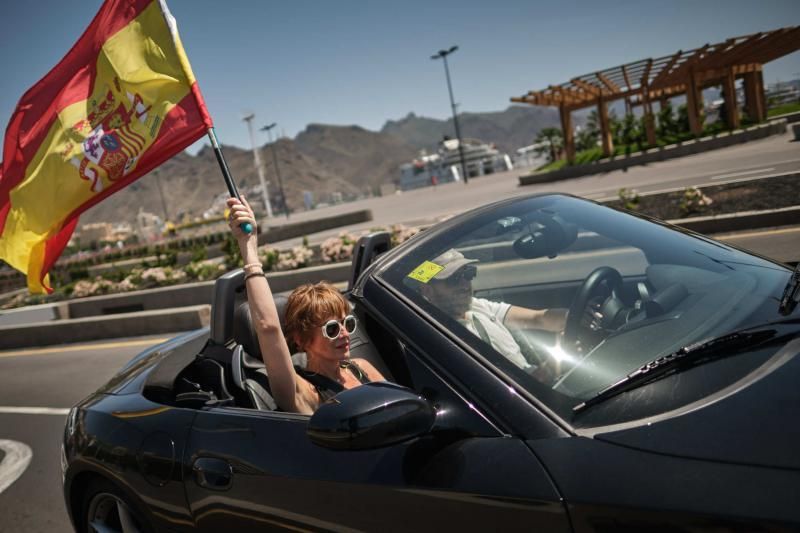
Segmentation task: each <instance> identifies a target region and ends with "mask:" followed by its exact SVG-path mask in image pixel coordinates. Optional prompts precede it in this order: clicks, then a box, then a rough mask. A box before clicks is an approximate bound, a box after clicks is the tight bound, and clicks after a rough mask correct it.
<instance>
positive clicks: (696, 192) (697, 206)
mask: <svg viewBox="0 0 800 533" xmlns="http://www.w3.org/2000/svg"><path fill="white" fill-rule="evenodd" d="M712 203H713V200H712V199H711V198H709V197H708V196H706V195H705V194H704V193H703V191H701V190H700V189H699V188H698V187H686V189H684V191H683V197H682V198H681V201H680V204H679V206H678V207H680V210H681V213H682V214H683V216H688V215H691V214H693V213H700V212H702V211H703V210H704V209H705V208H706V207H708V206H709V205H711V204H712Z"/></svg>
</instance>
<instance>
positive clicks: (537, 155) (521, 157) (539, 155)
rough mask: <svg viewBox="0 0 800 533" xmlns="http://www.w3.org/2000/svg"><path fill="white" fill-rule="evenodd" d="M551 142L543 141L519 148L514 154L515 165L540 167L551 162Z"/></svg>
mask: <svg viewBox="0 0 800 533" xmlns="http://www.w3.org/2000/svg"><path fill="white" fill-rule="evenodd" d="M549 149H550V143H548V142H541V143H537V144H531V145H528V146H523V147H522V148H517V149H516V150H515V152H516V153H515V154H514V166H516V167H534V168H538V167H540V166H542V165H545V164H547V163H548V162H549V160H550V156H549V155H548V153H549Z"/></svg>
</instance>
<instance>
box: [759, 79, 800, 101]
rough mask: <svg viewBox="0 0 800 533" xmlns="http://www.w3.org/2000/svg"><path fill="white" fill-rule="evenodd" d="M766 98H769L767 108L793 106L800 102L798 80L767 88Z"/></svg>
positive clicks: (779, 83)
mask: <svg viewBox="0 0 800 533" xmlns="http://www.w3.org/2000/svg"><path fill="white" fill-rule="evenodd" d="M764 96H766V98H767V107H775V106H779V105H782V104H791V103H793V102H800V88H798V85H797V80H794V81H790V82H785V83H781V82H778V83H776V84H774V85H770V86H769V87H767V90H766V92H765V94H764Z"/></svg>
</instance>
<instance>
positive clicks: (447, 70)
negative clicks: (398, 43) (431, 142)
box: [431, 46, 469, 185]
mask: <svg viewBox="0 0 800 533" xmlns="http://www.w3.org/2000/svg"><path fill="white" fill-rule="evenodd" d="M456 50H458V46H451V47H450V49H449V50H439V52H438V53H437V54H434V55H432V56H431V59H442V60H444V74H445V76H447V92H448V93H450V107H452V108H453V125H454V126H455V127H456V139H458V158H459V160H460V161H461V174H462V175H463V176H464V185H466V184H467V181H469V176H468V175H467V166H466V165H465V164H464V148H463V146H462V143H461V130H460V129H459V127H458V114H457V113H456V103H455V101H454V100H453V85H452V84H451V83H450V68H449V67H448V66H447V56H449V55H450V54H452V53H453V52H455V51H456Z"/></svg>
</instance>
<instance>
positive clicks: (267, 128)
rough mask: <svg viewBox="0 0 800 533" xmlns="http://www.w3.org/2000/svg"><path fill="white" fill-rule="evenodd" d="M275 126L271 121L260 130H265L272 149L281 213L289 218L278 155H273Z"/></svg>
mask: <svg viewBox="0 0 800 533" xmlns="http://www.w3.org/2000/svg"><path fill="white" fill-rule="evenodd" d="M275 126H277V123H275V122H273V123H272V124H270V125H268V126H264V127H263V128H261V131H266V132H267V138H268V139H269V145H270V148H271V149H272V163H273V164H274V165H275V175H276V176H277V177H278V187H280V189H281V201H282V202H283V214H284V215H286V218H289V206H288V205H286V194H285V193H284V192H283V180H282V179H281V171H280V168H279V167H278V156H277V155H275V143H274V142H272V128H274V127H275Z"/></svg>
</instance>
